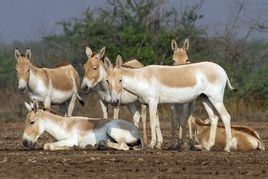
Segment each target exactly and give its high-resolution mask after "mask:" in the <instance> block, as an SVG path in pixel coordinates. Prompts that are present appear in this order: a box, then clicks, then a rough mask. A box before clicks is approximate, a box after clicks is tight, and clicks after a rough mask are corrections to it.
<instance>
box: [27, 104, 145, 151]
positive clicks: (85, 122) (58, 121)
mask: <svg viewBox="0 0 268 179" xmlns="http://www.w3.org/2000/svg"><path fill="white" fill-rule="evenodd" d="M25 105H26V107H27V109H28V111H29V112H28V114H27V117H26V121H25V129H24V132H23V142H22V143H23V145H24V146H25V147H28V148H34V146H35V144H36V143H37V140H38V138H39V137H40V135H41V134H42V133H43V132H47V133H49V134H50V135H51V136H52V137H54V138H55V139H56V140H57V141H58V142H54V143H46V144H45V145H44V150H68V149H71V148H72V147H74V146H77V147H79V148H85V147H86V146H87V145H91V146H94V147H95V146H102V147H108V148H113V149H117V150H129V148H130V146H131V147H136V146H139V145H141V148H143V142H142V139H141V138H140V133H139V129H138V128H137V127H135V126H134V125H133V124H131V123H130V122H128V121H126V120H120V119H114V120H111V119H92V118H87V117H78V116H76V117H75V116H73V117H62V116H59V115H57V114H53V113H51V112H49V111H43V110H41V109H39V110H37V111H34V110H33V103H31V104H28V103H25Z"/></svg>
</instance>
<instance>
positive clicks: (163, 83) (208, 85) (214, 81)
mask: <svg viewBox="0 0 268 179" xmlns="http://www.w3.org/2000/svg"><path fill="white" fill-rule="evenodd" d="M105 64H106V66H107V68H108V75H107V82H108V84H109V90H110V94H111V101H112V103H114V104H118V103H119V100H120V96H121V95H122V90H123V89H124V90H126V91H128V92H131V93H133V94H135V95H137V96H138V97H139V100H140V101H141V102H142V103H145V104H148V106H149V113H150V126H151V136H152V137H151V142H150V147H152V148H153V147H154V146H156V147H157V148H161V145H162V143H163V137H162V134H161V130H160V124H159V119H158V118H157V117H156V115H157V106H158V104H159V103H169V104H170V103H171V104H174V103H188V102H191V101H193V100H194V99H196V98H197V97H199V96H200V95H202V96H205V97H204V100H203V104H204V105H205V109H206V111H207V113H208V115H209V118H210V119H211V124H212V125H211V131H210V136H209V142H208V143H207V144H206V146H205V148H206V149H207V150H210V148H211V147H212V146H213V145H214V142H215V135H216V127H217V123H218V118H217V117H216V115H215V113H214V111H213V108H215V109H216V110H217V112H218V113H219V115H220V117H221V119H222V120H223V122H224V125H225V129H226V146H225V150H226V151H230V147H231V138H232V135H231V127H230V120H231V119H230V115H229V113H228V112H227V110H226V109H225V106H224V104H223V95H224V89H225V86H226V83H227V84H228V86H229V88H231V89H233V88H232V86H231V83H230V81H229V78H228V76H227V74H226V72H225V71H224V69H223V68H222V67H221V66H219V65H217V64H215V63H211V62H201V63H195V64H188V65H180V66H162V65H149V66H146V67H142V68H137V69H130V68H124V67H122V59H121V58H118V59H117V60H116V66H115V67H113V66H112V64H111V62H110V61H109V60H107V59H106V60H105ZM185 74H187V75H185ZM205 99H206V100H205Z"/></svg>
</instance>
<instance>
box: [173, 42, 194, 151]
mask: <svg viewBox="0 0 268 179" xmlns="http://www.w3.org/2000/svg"><path fill="white" fill-rule="evenodd" d="M171 48H172V50H173V56H172V61H173V65H174V66H176V65H184V64H187V63H190V61H189V58H188V55H187V53H186V51H187V50H188V49H189V40H188V39H185V41H184V43H183V46H182V48H179V47H178V45H177V43H176V41H175V40H174V39H173V40H172V41H171ZM186 75H187V74H186ZM194 107H195V100H193V101H191V102H189V103H184V104H173V105H171V111H172V122H171V126H172V127H171V128H172V133H171V134H172V142H171V148H172V149H176V148H180V145H181V144H183V143H184V140H185V138H186V133H185V129H186V122H187V121H188V127H189V137H190V140H189V144H190V148H193V147H194V142H193V134H192V123H191V120H190V119H191V118H192V117H193V112H194ZM178 114H179V115H178ZM177 123H179V141H178V143H176V140H175V134H176V128H177Z"/></svg>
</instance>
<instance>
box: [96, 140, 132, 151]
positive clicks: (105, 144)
mask: <svg viewBox="0 0 268 179" xmlns="http://www.w3.org/2000/svg"><path fill="white" fill-rule="evenodd" d="M98 145H100V146H103V147H107V148H112V149H116V150H129V147H128V145H127V144H126V143H120V144H119V143H114V142H111V141H110V140H103V141H100V142H99V144H98Z"/></svg>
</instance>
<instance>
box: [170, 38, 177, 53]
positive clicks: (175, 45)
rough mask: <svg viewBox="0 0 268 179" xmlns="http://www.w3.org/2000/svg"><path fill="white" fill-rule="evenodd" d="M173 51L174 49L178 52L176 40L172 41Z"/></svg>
mask: <svg viewBox="0 0 268 179" xmlns="http://www.w3.org/2000/svg"><path fill="white" fill-rule="evenodd" d="M171 49H172V50H173V51H176V50H177V49H178V45H177V42H176V40H174V39H172V40H171Z"/></svg>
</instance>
